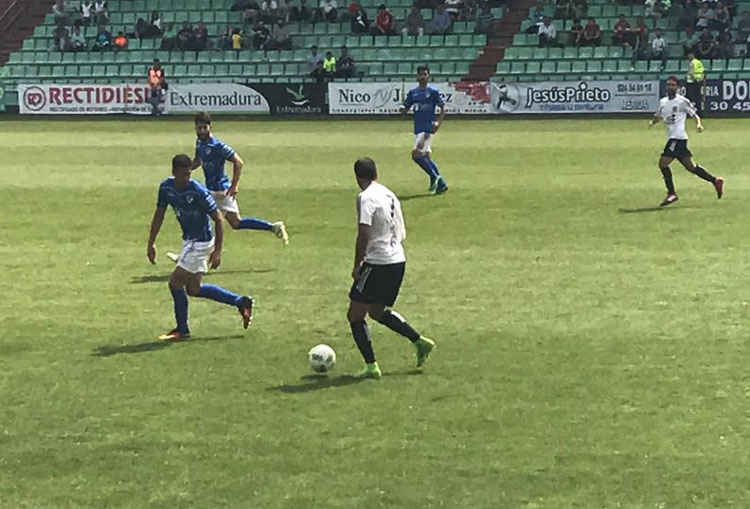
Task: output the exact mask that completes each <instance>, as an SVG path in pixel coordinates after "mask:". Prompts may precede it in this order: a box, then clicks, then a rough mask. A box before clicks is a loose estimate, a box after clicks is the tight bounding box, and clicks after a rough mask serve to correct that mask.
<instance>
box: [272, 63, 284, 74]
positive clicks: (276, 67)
mask: <svg viewBox="0 0 750 509" xmlns="http://www.w3.org/2000/svg"><path fill="white" fill-rule="evenodd" d="M270 74H271V76H283V75H284V64H271V71H270Z"/></svg>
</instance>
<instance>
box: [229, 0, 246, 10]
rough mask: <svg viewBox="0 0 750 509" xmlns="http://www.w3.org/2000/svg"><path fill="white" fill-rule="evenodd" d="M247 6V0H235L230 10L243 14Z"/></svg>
mask: <svg viewBox="0 0 750 509" xmlns="http://www.w3.org/2000/svg"><path fill="white" fill-rule="evenodd" d="M246 4H247V0H234V1H233V2H232V6H231V7H230V8H229V10H230V11H232V12H236V11H240V12H242V11H244V10H245V6H246Z"/></svg>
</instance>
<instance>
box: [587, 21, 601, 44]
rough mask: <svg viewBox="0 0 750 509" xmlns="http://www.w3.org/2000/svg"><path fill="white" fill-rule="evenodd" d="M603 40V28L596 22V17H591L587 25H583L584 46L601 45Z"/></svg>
mask: <svg viewBox="0 0 750 509" xmlns="http://www.w3.org/2000/svg"><path fill="white" fill-rule="evenodd" d="M601 42H602V30H601V28H599V25H597V24H596V21H595V20H594V18H589V21H588V23H586V26H585V27H583V44H584V46H599V44H601Z"/></svg>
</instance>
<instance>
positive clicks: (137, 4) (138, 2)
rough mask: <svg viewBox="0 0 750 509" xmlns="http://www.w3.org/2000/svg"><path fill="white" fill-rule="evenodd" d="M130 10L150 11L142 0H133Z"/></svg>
mask: <svg viewBox="0 0 750 509" xmlns="http://www.w3.org/2000/svg"><path fill="white" fill-rule="evenodd" d="M130 10H132V11H135V12H143V13H145V12H146V11H149V12H150V10H149V9H148V7H147V6H146V2H145V1H144V0H133V2H132V5H131V9H130Z"/></svg>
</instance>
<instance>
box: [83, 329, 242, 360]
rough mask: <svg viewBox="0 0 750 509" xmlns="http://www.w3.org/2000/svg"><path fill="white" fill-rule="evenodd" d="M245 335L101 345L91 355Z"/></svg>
mask: <svg viewBox="0 0 750 509" xmlns="http://www.w3.org/2000/svg"><path fill="white" fill-rule="evenodd" d="M244 337H245V336H243V335H242V334H234V335H232V336H211V337H206V338H193V339H186V340H185V341H177V342H174V343H171V342H168V341H149V342H146V343H136V344H132V345H101V346H97V347H96V348H94V350H93V351H92V352H91V355H92V356H93V357H110V356H112V355H120V354H131V353H145V352H155V351H157V350H163V349H164V348H169V347H170V346H172V345H189V344H191V343H200V342H203V341H221V340H224V339H238V338H244Z"/></svg>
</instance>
